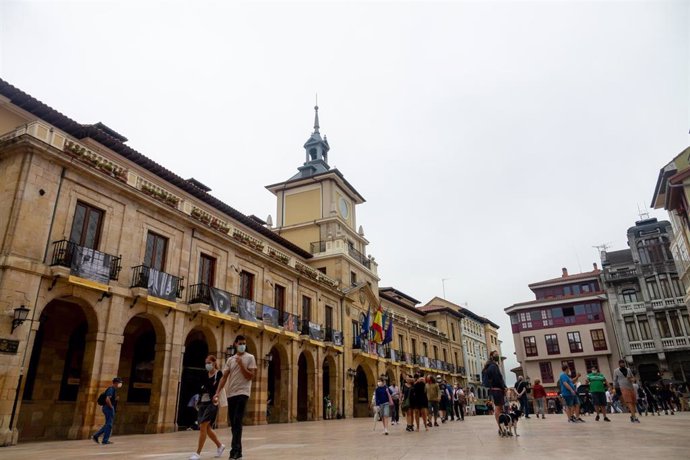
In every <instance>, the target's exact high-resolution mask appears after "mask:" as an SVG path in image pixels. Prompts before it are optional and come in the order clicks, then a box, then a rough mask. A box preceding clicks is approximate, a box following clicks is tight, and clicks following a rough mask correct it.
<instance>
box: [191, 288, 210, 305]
mask: <svg viewBox="0 0 690 460" xmlns="http://www.w3.org/2000/svg"><path fill="white" fill-rule="evenodd" d="M187 302H188V303H190V304H192V303H201V304H204V305H211V287H210V286H209V285H208V284H192V285H191V286H189V293H188V294H187Z"/></svg>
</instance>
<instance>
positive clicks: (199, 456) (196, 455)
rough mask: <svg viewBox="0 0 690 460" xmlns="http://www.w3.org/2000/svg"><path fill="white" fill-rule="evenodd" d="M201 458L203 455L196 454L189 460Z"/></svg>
mask: <svg viewBox="0 0 690 460" xmlns="http://www.w3.org/2000/svg"><path fill="white" fill-rule="evenodd" d="M200 458H201V455H199V454H197V453H196V452H194V453H193V454H192V455H191V456H190V457H189V460H199V459H200Z"/></svg>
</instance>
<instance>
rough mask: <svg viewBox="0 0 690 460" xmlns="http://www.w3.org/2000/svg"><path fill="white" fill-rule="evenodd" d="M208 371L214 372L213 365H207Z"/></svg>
mask: <svg viewBox="0 0 690 460" xmlns="http://www.w3.org/2000/svg"><path fill="white" fill-rule="evenodd" d="M206 370H207V371H209V372H211V371H212V370H213V363H206Z"/></svg>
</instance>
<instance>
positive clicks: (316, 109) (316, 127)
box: [314, 94, 319, 133]
mask: <svg viewBox="0 0 690 460" xmlns="http://www.w3.org/2000/svg"><path fill="white" fill-rule="evenodd" d="M314 132H315V133H318V132H319V95H318V94H317V95H316V105H315V106H314Z"/></svg>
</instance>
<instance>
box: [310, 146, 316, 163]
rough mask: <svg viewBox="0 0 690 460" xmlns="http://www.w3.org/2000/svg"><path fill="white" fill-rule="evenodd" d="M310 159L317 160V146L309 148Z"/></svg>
mask: <svg viewBox="0 0 690 460" xmlns="http://www.w3.org/2000/svg"><path fill="white" fill-rule="evenodd" d="M309 159H310V160H316V147H312V148H310V149H309Z"/></svg>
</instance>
